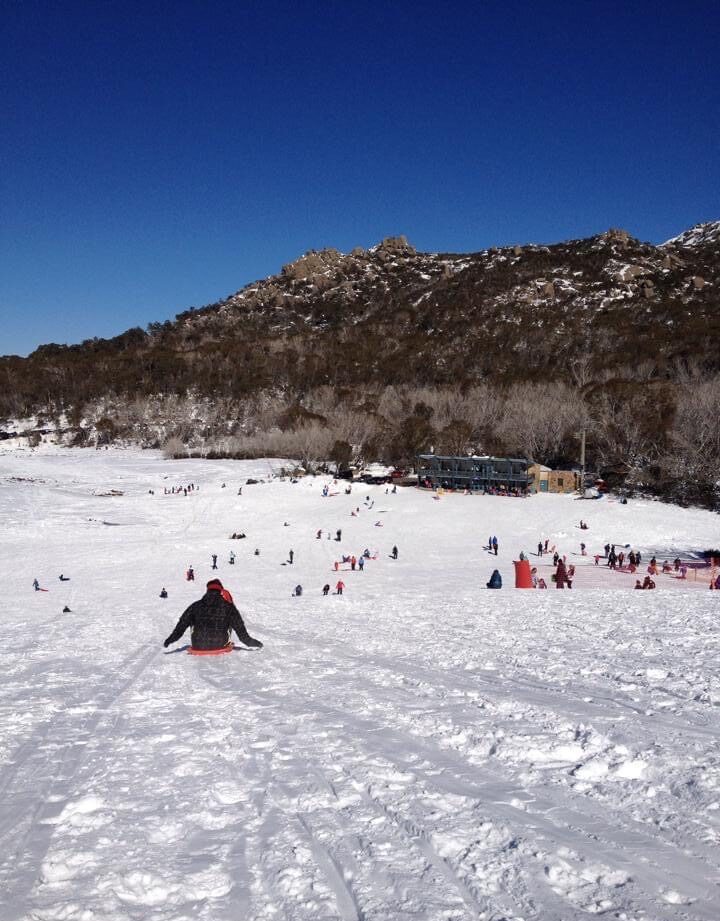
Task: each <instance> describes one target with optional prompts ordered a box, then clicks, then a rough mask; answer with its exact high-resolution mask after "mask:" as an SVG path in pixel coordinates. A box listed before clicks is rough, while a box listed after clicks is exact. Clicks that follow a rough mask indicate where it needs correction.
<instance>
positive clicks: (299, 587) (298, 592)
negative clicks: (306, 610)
mask: <svg viewBox="0 0 720 921" xmlns="http://www.w3.org/2000/svg"><path fill="white" fill-rule="evenodd" d="M293 595H294V596H295V597H296V598H299V597H300V595H302V585H296V586H295V591H294V592H293Z"/></svg>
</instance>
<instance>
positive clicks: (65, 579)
mask: <svg viewBox="0 0 720 921" xmlns="http://www.w3.org/2000/svg"><path fill="white" fill-rule="evenodd" d="M58 579H60V581H61V582H69V581H70V576H64V575H63V574H62V573H60V575H59V576H58Z"/></svg>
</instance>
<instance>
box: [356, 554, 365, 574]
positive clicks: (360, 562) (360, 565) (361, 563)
mask: <svg viewBox="0 0 720 921" xmlns="http://www.w3.org/2000/svg"><path fill="white" fill-rule="evenodd" d="M357 563H358V569H359V570H360V572H362V571H363V569H365V557H364V556H361V557H360V559H359V560H358V561H357Z"/></svg>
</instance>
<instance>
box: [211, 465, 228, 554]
mask: <svg viewBox="0 0 720 921" xmlns="http://www.w3.org/2000/svg"><path fill="white" fill-rule="evenodd" d="M224 485H225V484H224V483H223V486H224ZM212 568H213V569H217V568H218V567H217V553H213V555H212Z"/></svg>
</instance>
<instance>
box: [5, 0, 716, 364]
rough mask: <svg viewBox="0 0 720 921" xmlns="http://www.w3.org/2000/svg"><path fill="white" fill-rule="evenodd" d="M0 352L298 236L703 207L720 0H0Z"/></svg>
mask: <svg viewBox="0 0 720 921" xmlns="http://www.w3.org/2000/svg"><path fill="white" fill-rule="evenodd" d="M0 77H1V78H2V79H1V81H0V156H1V160H0V314H1V315H2V322H1V323H0V354H3V353H5V354H7V353H18V354H26V353H27V352H29V351H31V350H32V349H33V348H35V347H36V346H37V345H39V344H41V343H45V342H78V341H80V340H82V339H85V338H90V337H92V336H111V335H115V334H117V333H119V332H121V331H123V330H124V329H127V328H128V327H130V326H137V325H139V326H146V325H147V323H149V322H151V321H153V320H165V319H167V318H171V317H174V315H175V314H176V313H178V312H180V311H182V310H184V309H186V308H188V307H190V306H193V305H194V306H201V305H203V304H207V303H210V302H212V301H215V300H217V299H219V298H221V297H223V296H225V295H227V294H229V293H231V292H233V291H235V290H237V289H238V288H240V287H241V286H242V285H243V284H245V283H247V282H249V281H251V280H253V279H256V278H261V277H264V276H266V275H269V274H273V273H275V272H276V271H278V270H279V269H280V267H281V265H282V264H283V263H284V262H288V261H290V260H292V259H294V258H296V257H297V256H299V255H300V254H301V253H303V252H305V251H306V250H308V249H311V248H321V247H324V246H336V247H338V248H339V249H342V250H348V249H350V248H352V247H353V246H356V245H363V246H368V245H372V244H373V243H375V242H377V241H378V240H379V239H380V238H382V237H383V236H387V235H390V234H398V233H404V234H406V235H407V236H408V238H409V239H410V241H411V242H412V243H414V244H415V245H416V246H417V247H418V248H419V249H424V250H434V251H437V250H445V251H447V250H454V251H472V250H478V249H482V248H483V247H486V246H491V245H500V244H506V243H514V242H519V243H523V242H528V241H541V242H554V241H557V240H562V239H568V238H573V237H579V236H587V235H590V234H593V233H597V232H600V231H602V230H604V229H606V228H608V227H610V226H621V227H625V228H626V229H627V230H629V231H630V232H631V233H633V234H634V235H636V236H638V237H640V238H641V239H645V240H650V241H653V242H659V241H661V240H663V239H666V238H667V237H669V236H672V235H674V234H676V233H679V232H680V231H682V230H684V229H686V228H687V227H689V226H691V225H692V224H695V223H697V222H699V221H705V220H713V219H718V218H720V4H718V3H717V2H692V0H689V2H686V3H679V2H678V3H667V4H665V3H650V2H647V3H642V2H635V3H634V2H618V3H612V2H603V3H600V2H590V0H586V2H583V0H575V2H567V3H553V2H551V0H548V2H543V3H540V2H537V0H535V2H517V3H498V2H490V0H487V2H480V0H476V2H470V0H466V2H461V3H453V2H442V0H439V2H435V3H423V2H383V3H374V4H373V3H360V2H353V0H335V2H326V3H320V2H317V3H310V2H294V3H281V2H273V0H262V2H260V0H258V2H253V3H242V2H227V3H225V2H214V0H205V2H200V0H198V2H184V0H174V2H173V0H168V2H152V0H148V2H137V3H136V2H132V0H127V2H126V0H122V2H121V0H116V2H105V0H87V2H73V0H59V2H54V0H43V2H37V0H17V2H9V0H0Z"/></svg>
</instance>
